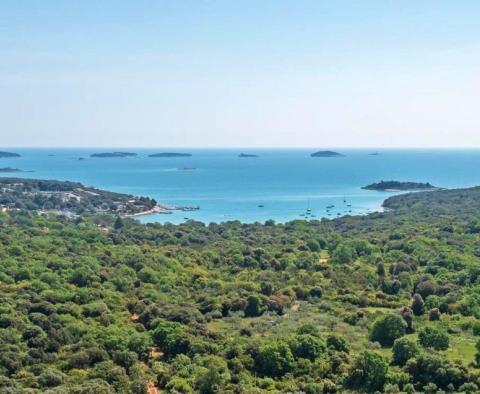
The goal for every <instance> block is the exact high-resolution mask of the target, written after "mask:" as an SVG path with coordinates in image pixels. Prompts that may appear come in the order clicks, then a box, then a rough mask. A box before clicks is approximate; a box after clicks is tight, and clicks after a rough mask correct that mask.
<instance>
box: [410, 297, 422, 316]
mask: <svg viewBox="0 0 480 394" xmlns="http://www.w3.org/2000/svg"><path fill="white" fill-rule="evenodd" d="M424 305H425V303H424V302H423V298H422V296H421V295H420V294H415V295H414V296H413V300H412V311H413V314H414V315H415V316H421V315H423V310H424Z"/></svg>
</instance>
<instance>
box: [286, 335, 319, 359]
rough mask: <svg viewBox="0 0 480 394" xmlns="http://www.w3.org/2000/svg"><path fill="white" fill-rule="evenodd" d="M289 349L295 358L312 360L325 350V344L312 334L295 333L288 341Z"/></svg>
mask: <svg viewBox="0 0 480 394" xmlns="http://www.w3.org/2000/svg"><path fill="white" fill-rule="evenodd" d="M290 349H291V350H292V353H293V355H294V356H295V357H296V358H306V359H309V360H310V361H314V360H315V359H316V358H317V357H318V356H320V355H321V354H322V353H324V352H325V344H324V343H323V341H322V340H321V339H320V338H317V337H314V336H312V335H308V334H303V335H296V336H294V337H293V338H292V340H291V341H290Z"/></svg>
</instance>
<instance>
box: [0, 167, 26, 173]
mask: <svg viewBox="0 0 480 394" xmlns="http://www.w3.org/2000/svg"><path fill="white" fill-rule="evenodd" d="M0 172H8V173H12V172H31V171H24V170H21V169H19V168H12V167H4V168H0Z"/></svg>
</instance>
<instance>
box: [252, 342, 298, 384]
mask: <svg viewBox="0 0 480 394" xmlns="http://www.w3.org/2000/svg"><path fill="white" fill-rule="evenodd" d="M294 366H295V360H294V358H293V355H292V352H291V350H290V348H289V347H288V345H287V344H286V343H284V342H277V343H268V344H266V345H263V346H261V347H260V349H259V350H258V353H257V354H256V356H255V369H256V371H257V372H258V373H260V374H261V375H265V376H270V377H280V376H283V375H285V374H286V373H287V372H290V371H291V370H292V369H293V367H294Z"/></svg>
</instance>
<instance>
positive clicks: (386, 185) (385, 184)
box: [362, 181, 438, 192]
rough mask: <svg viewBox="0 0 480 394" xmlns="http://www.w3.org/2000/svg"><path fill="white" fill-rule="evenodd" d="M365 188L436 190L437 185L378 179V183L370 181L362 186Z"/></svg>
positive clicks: (379, 189) (381, 189)
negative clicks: (370, 182)
mask: <svg viewBox="0 0 480 394" xmlns="http://www.w3.org/2000/svg"><path fill="white" fill-rule="evenodd" d="M362 189H365V190H377V191H383V192H385V191H392V192H393V191H395V192H398V191H416V190H436V189H438V187H436V186H433V185H432V184H430V183H429V182H427V183H421V182H399V181H380V182H378V183H372V184H370V185H367V186H364V187H362Z"/></svg>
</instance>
